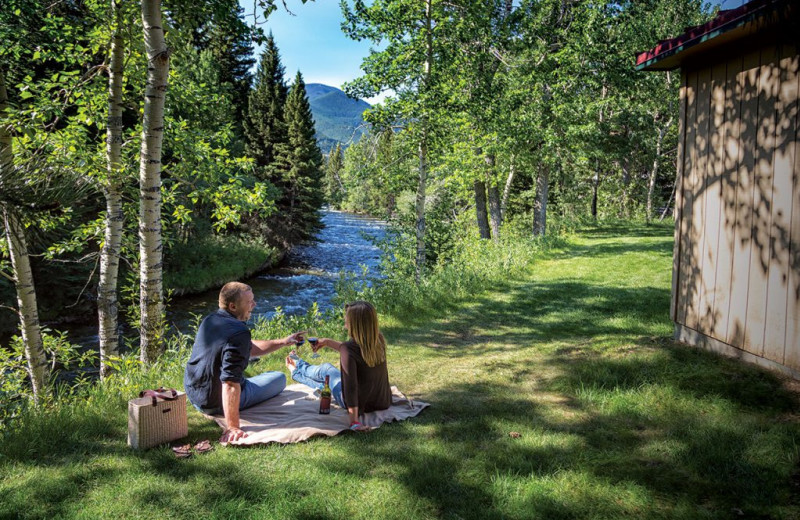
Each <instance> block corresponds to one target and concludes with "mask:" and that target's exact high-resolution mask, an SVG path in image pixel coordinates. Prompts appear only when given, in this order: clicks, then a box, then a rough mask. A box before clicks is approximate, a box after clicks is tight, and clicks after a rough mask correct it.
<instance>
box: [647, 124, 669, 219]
mask: <svg viewBox="0 0 800 520" xmlns="http://www.w3.org/2000/svg"><path fill="white" fill-rule="evenodd" d="M671 124H672V118H670V119H669V121H667V124H666V125H665V126H664V127H663V128H660V129H659V130H658V140H657V141H656V156H655V157H654V158H653V168H652V169H651V170H650V178H649V179H648V184H647V223H648V224H649V223H650V222H651V221H652V219H653V195H654V193H655V191H656V178H657V177H658V165H659V159H660V158H661V146H662V145H663V143H664V136H665V135H666V134H667V130H668V129H669V127H670V125H671Z"/></svg>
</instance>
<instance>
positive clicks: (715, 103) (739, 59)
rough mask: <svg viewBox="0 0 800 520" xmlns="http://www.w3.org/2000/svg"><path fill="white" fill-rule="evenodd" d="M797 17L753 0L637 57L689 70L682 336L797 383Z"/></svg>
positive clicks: (678, 330) (678, 252)
mask: <svg viewBox="0 0 800 520" xmlns="http://www.w3.org/2000/svg"><path fill="white" fill-rule="evenodd" d="M798 12H800V2H797V1H796V0H754V1H752V2H749V3H747V4H745V5H743V6H741V7H739V8H737V9H731V10H727V11H720V12H719V14H718V15H717V16H716V17H715V18H714V19H713V20H711V21H710V22H708V23H706V24H704V25H701V26H698V27H693V28H690V29H687V31H686V33H685V34H683V35H681V36H678V37H677V38H673V39H671V40H665V41H662V42H659V44H658V45H657V46H656V47H655V48H653V49H652V50H650V51H648V52H644V53H641V54H639V55H638V56H637V68H638V69H639V70H671V69H675V68H678V67H680V70H681V81H682V83H681V91H680V103H681V113H680V132H681V133H680V139H679V149H678V179H677V180H678V185H677V190H676V193H677V196H676V204H675V209H676V213H675V219H676V220H675V250H674V261H673V275H672V304H671V315H672V319H673V321H674V322H675V336H676V339H678V340H679V341H681V342H684V343H687V344H690V345H696V346H700V347H705V348H708V349H711V350H714V351H717V352H721V353H724V354H727V355H732V356H736V357H739V358H741V359H744V360H747V361H750V362H755V363H758V364H760V365H764V366H767V367H770V368H774V369H778V370H780V371H781V372H784V373H787V374H790V375H792V376H794V377H795V378H800V118H798V112H799V110H798V109H799V108H800V102H799V101H798V93H800V56H798V48H799V47H800V23H799V22H798Z"/></svg>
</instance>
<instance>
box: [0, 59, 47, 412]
mask: <svg viewBox="0 0 800 520" xmlns="http://www.w3.org/2000/svg"><path fill="white" fill-rule="evenodd" d="M7 105H8V94H7V92H6V85H5V73H4V72H3V71H1V70H0V118H2V117H3V116H4V115H5V111H6V106H7ZM12 163H13V158H12V150H11V135H10V133H9V131H8V128H7V127H6V126H3V125H0V178H3V177H5V178H8V177H10V176H11V175H13V172H12V171H11V169H12V168H13V165H12ZM2 210H3V228H4V229H5V235H6V240H8V255H9V256H10V257H11V267H12V268H13V270H14V287H15V288H16V291H17V306H18V307H19V318H20V329H21V331H22V343H23V345H24V348H25V359H27V361H28V374H29V375H30V378H31V388H32V390H33V399H34V402H35V403H36V404H38V403H39V402H40V401H41V398H42V396H43V394H44V391H45V387H46V386H47V380H48V375H49V374H48V370H47V358H46V357H45V354H44V346H43V345H42V331H41V327H40V325H39V310H38V307H37V304H36V289H35V286H34V283H33V272H32V271H31V262H30V258H29V257H28V245H27V242H26V240H25V232H24V229H23V228H22V226H21V225H20V223H19V221H18V220H17V218H16V217H15V216H14V214H13V213H12V212H11V211H9V209H8V208H7V207H6V206H5V205H3V206H2Z"/></svg>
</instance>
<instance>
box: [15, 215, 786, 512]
mask: <svg viewBox="0 0 800 520" xmlns="http://www.w3.org/2000/svg"><path fill="white" fill-rule="evenodd" d="M671 256H672V232H671V228H669V227H666V226H665V227H661V226H656V227H650V228H646V227H633V226H631V227H625V228H621V229H620V228H598V229H587V230H584V231H582V232H580V233H579V234H578V235H577V236H576V237H574V238H573V239H571V240H570V243H569V245H568V246H566V247H564V248H562V249H560V250H558V251H551V252H549V253H547V254H545V255H542V256H541V257H540V258H539V259H538V260H537V261H536V262H534V263H533V264H532V266H531V267H530V269H529V270H528V272H526V273H525V274H524V275H523V276H520V277H518V278H517V279H513V280H505V281H502V282H500V283H498V284H497V285H496V286H495V287H494V288H493V289H492V290H489V291H486V292H484V293H481V294H479V295H477V296H475V297H474V298H471V299H469V300H468V301H459V302H451V303H450V304H449V305H447V306H440V308H439V309H437V310H436V311H430V312H424V313H417V314H416V315H414V316H413V317H396V316H382V319H383V328H384V332H385V334H386V336H387V338H388V340H389V343H390V347H389V371H390V376H391V379H392V382H393V384H396V385H397V386H399V387H400V389H401V390H403V391H404V392H406V393H407V394H409V395H411V396H412V397H414V398H418V399H422V400H425V401H428V402H430V403H431V407H430V408H428V409H427V410H425V411H424V412H423V413H422V414H421V415H420V416H419V417H418V418H416V419H413V420H410V421H407V422H404V423H400V424H390V425H385V426H383V427H381V428H380V429H378V430H377V431H374V432H370V433H368V434H346V435H341V436H338V437H334V438H324V439H313V440H311V441H310V442H305V443H301V444H295V445H288V446H277V445H270V446H263V447H255V448H247V449H233V448H222V447H219V446H217V447H216V449H215V450H214V451H212V452H210V453H207V454H204V455H200V456H194V457H192V458H190V459H188V460H178V459H175V458H174V457H173V455H172V452H171V451H170V450H169V449H168V448H157V449H153V450H150V451H147V452H144V453H138V452H132V451H131V450H130V449H128V448H127V446H126V445H125V421H126V415H125V408H124V402H121V401H117V402H116V403H115V404H114V405H113V406H111V405H109V404H107V403H106V404H100V405H98V406H96V407H92V404H91V403H88V404H85V405H83V406H82V407H80V408H76V409H74V410H70V409H60V410H58V412H57V413H54V414H50V415H47V416H43V417H39V418H37V419H36V420H35V421H33V422H32V423H31V424H32V425H33V426H32V425H31V424H29V425H28V426H27V427H26V428H25V429H24V432H25V435H24V438H23V435H21V434H16V435H15V434H10V435H7V436H6V437H4V438H0V517H3V518H6V517H8V518H16V517H20V518H57V517H68V518H118V519H123V518H158V519H159V520H161V519H169V518H234V517H235V518H276V519H279V518H281V519H282V518H287V519H291V518H296V519H327V518H331V519H333V518H348V519H356V518H370V519H375V518H379V519H384V518H397V519H411V518H452V519H458V518H475V519H490V518H509V519H515V518H520V519H522V518H526V519H527V518H531V519H534V518H541V519H557V518H581V519H582V518H597V519H599V518H609V519H610V518H623V517H627V518H643V519H645V518H646V519H653V518H686V519H697V518H786V519H790V518H800V471H798V460H799V458H798V455H799V454H800V453H799V450H798V440H800V435H799V434H800V430H799V429H798V422H799V420H800V414H799V412H800V406H799V405H798V403H799V401H798V393H797V388H798V386H797V384H796V383H794V382H793V381H790V380H786V379H785V378H782V377H781V376H778V375H775V374H773V373H770V372H767V371H764V370H762V369H759V368H756V367H752V366H749V365H744V364H741V363H738V362H736V361H733V360H729V359H726V358H722V357H719V356H716V355H712V354H709V353H706V352H703V351H698V350H695V349H691V348H687V347H683V346H680V345H677V344H675V343H673V342H672V340H671V334H672V326H671V322H670V321H669V317H668V307H669V299H670V295H669V287H670V276H671V272H670V270H671V266H672V260H671ZM279 363H280V357H279V356H277V355H276V356H275V359H273V360H269V361H266V362H263V365H264V366H278V365H279ZM169 378H170V380H171V381H173V382H174V384H179V382H180V373H179V370H175V369H172V371H171V373H170V375H169ZM53 429H58V430H60V432H61V433H59V432H53V431H52V430H53ZM76 432H77V433H76ZM218 436H219V430H218V429H217V427H216V425H214V424H212V423H210V422H207V421H205V420H203V419H202V418H201V417H200V415H199V414H196V413H195V412H194V411H193V410H192V411H190V438H191V440H199V439H201V438H211V439H214V440H216V438H217V437H218ZM54 439H55V442H54V441H53V440H54ZM59 439H63V440H61V441H59Z"/></svg>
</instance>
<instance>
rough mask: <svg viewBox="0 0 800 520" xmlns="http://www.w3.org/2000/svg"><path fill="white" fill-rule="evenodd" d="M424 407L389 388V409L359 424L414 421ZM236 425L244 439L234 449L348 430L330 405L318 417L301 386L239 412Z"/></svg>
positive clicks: (339, 412)
mask: <svg viewBox="0 0 800 520" xmlns="http://www.w3.org/2000/svg"><path fill="white" fill-rule="evenodd" d="M428 406H430V405H429V404H428V403H424V402H422V401H416V400H411V399H409V398H407V397H406V396H405V395H403V394H402V393H401V392H400V391H399V390H398V389H397V387H396V386H393V387H392V406H390V407H389V408H388V409H386V410H381V411H378V412H370V413H366V414H363V415H362V416H361V422H362V424H363V425H364V426H367V427H369V428H378V427H379V426H380V425H381V424H383V423H385V422H392V421H403V420H405V419H409V418H411V417H415V416H417V415H418V414H419V413H420V412H421V411H422V410H423V409H425V408H427V407H428ZM212 419H214V420H215V421H216V422H217V424H219V425H220V427H222V428H223V429H225V428H227V426H226V424H225V418H224V417H222V416H218V415H215V416H212ZM239 422H240V426H241V428H242V430H243V431H245V432H246V433H247V437H245V438H243V439H239V440H237V441H234V442H231V443H230V444H233V445H236V446H246V445H252V444H266V443H269V442H279V443H282V444H289V443H293V442H300V441H304V440H306V439H309V438H311V437H314V436H315V435H327V436H328V437H332V436H334V435H337V434H339V433H341V432H343V431H346V430H349V427H350V419H349V417H348V415H347V410H346V409H343V408H339V407H338V406H336V405H335V404H331V413H330V414H329V415H320V413H319V400H318V399H317V397H315V396H314V394H313V390H312V389H311V388H309V387H307V386H305V385H301V384H293V385H289V386H287V387H286V388H285V389H284V391H283V392H281V393H280V395H278V396H276V397H273V398H272V399H269V400H267V401H264V402H263V403H261V404H257V405H256V406H253V407H251V408H248V409H246V410H242V411H241V412H239Z"/></svg>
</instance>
